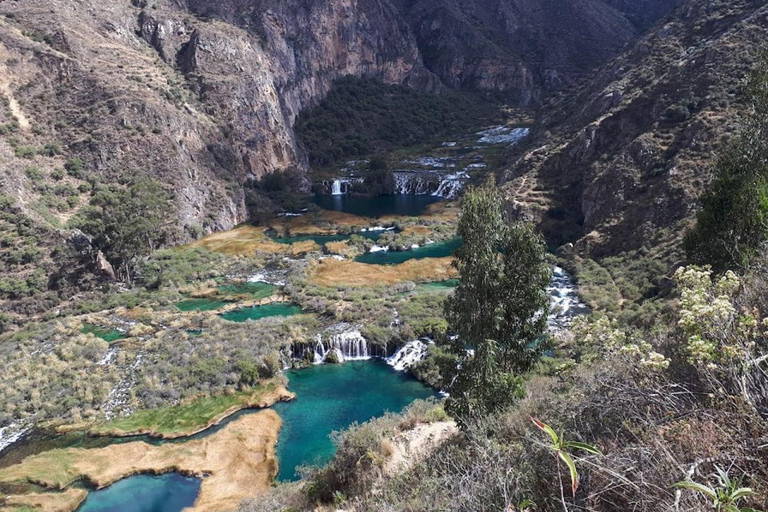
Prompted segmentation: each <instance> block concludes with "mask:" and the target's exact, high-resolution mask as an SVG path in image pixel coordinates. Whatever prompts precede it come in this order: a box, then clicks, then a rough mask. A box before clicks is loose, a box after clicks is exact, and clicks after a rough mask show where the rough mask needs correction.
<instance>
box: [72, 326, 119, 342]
mask: <svg viewBox="0 0 768 512" xmlns="http://www.w3.org/2000/svg"><path fill="white" fill-rule="evenodd" d="M80 332H81V333H83V334H93V335H94V336H96V337H97V338H101V339H103V340H104V341H106V342H107V343H112V342H113V341H117V340H121V339H123V338H126V337H127V336H128V335H127V334H125V333H124V332H123V331H118V330H117V329H106V328H104V327H101V326H99V325H93V324H85V325H84V326H83V328H82V329H80Z"/></svg>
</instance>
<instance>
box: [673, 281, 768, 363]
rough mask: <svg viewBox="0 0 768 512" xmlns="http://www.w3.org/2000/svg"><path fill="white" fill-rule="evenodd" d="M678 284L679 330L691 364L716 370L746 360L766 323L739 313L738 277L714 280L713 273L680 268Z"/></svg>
mask: <svg viewBox="0 0 768 512" xmlns="http://www.w3.org/2000/svg"><path fill="white" fill-rule="evenodd" d="M675 281H676V282H677V286H678V288H679V290H680V303H679V310H678V321H677V326H678V327H679V328H680V329H681V330H682V332H683V335H684V336H685V341H686V350H687V354H688V361H689V362H690V363H691V364H692V365H696V366H704V367H706V368H708V369H710V370H714V369H717V368H718V367H722V366H730V365H732V364H733V363H735V362H737V361H739V360H742V359H744V357H745V356H746V352H747V351H750V350H751V349H753V348H754V346H755V342H756V339H757V337H758V336H762V334H763V332H762V331H763V330H764V329H765V327H766V321H763V322H762V325H761V324H760V323H758V322H757V320H756V318H755V316H754V315H753V314H751V313H748V312H741V311H739V308H738V306H737V303H736V298H737V295H738V292H739V289H740V288H741V281H740V279H739V278H738V276H736V274H734V273H733V272H731V271H728V272H726V273H725V274H724V275H723V276H721V277H719V278H715V279H713V277H712V271H711V270H710V269H708V268H702V267H695V266H691V267H681V268H679V269H678V270H677V272H675ZM767 320H768V319H767ZM761 326H762V327H763V329H761V328H760V327H761Z"/></svg>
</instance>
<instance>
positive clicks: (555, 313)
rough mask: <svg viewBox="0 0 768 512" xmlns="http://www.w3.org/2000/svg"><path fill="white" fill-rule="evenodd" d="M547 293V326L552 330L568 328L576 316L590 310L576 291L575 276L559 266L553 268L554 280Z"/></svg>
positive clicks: (550, 283)
mask: <svg viewBox="0 0 768 512" xmlns="http://www.w3.org/2000/svg"><path fill="white" fill-rule="evenodd" d="M547 293H548V294H549V316H548V317H547V327H548V329H549V331H550V332H557V331H561V330H563V329H567V328H568V327H569V326H570V325H571V323H573V320H574V318H576V317H577V316H579V315H583V314H585V313H588V312H589V308H588V307H587V305H586V304H584V303H583V302H582V301H581V299H580V298H579V295H578V293H577V292H576V285H575V284H574V282H573V278H572V277H571V276H570V275H568V273H567V272H566V271H565V270H564V269H562V268H560V267H558V266H555V267H554V268H553V270H552V280H551V281H550V282H549V286H547Z"/></svg>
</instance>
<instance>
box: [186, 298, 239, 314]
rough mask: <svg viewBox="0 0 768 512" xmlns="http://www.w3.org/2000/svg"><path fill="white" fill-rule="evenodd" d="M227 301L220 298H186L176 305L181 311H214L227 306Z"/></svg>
mask: <svg viewBox="0 0 768 512" xmlns="http://www.w3.org/2000/svg"><path fill="white" fill-rule="evenodd" d="M226 305H227V303H226V302H224V301H223V300H219V299H211V298H207V297H205V298H200V299H184V300H182V301H181V302H177V303H176V307H177V308H178V309H179V310H180V311H185V312H186V311H214V310H216V309H221V308H223V307H224V306H226Z"/></svg>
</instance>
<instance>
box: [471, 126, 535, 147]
mask: <svg viewBox="0 0 768 512" xmlns="http://www.w3.org/2000/svg"><path fill="white" fill-rule="evenodd" d="M530 132H531V130H530V128H511V127H509V126H496V127H494V128H489V129H488V130H483V131H481V132H477V135H479V136H480V138H479V139H478V140H477V142H479V143H480V144H510V145H513V144H517V143H518V142H520V141H521V140H522V139H524V138H525V137H527V136H528V134H529V133H530Z"/></svg>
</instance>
